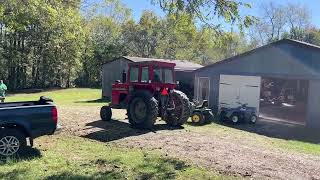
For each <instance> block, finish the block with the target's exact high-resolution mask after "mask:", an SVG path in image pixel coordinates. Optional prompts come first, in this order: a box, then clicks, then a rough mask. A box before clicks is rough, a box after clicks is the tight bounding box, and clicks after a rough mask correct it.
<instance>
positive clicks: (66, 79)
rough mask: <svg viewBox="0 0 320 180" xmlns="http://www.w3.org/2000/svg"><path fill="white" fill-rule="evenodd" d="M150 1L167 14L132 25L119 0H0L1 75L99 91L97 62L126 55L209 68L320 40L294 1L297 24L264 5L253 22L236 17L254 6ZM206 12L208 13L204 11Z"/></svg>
mask: <svg viewBox="0 0 320 180" xmlns="http://www.w3.org/2000/svg"><path fill="white" fill-rule="evenodd" d="M150 2H152V3H154V4H155V5H158V7H159V8H162V10H163V11H164V12H166V15H165V16H164V17H159V16H157V15H156V14H155V13H154V12H152V11H145V12H143V14H142V15H141V17H140V19H139V20H134V18H133V17H132V15H131V10H130V9H129V8H127V7H126V6H125V5H124V4H123V3H122V2H121V1H120V0H105V1H103V2H100V3H96V4H94V3H88V2H86V1H80V0H68V1H65V0H54V1H53V0H28V1H24V0H4V1H3V3H1V4H0V78H1V79H3V80H5V82H6V83H7V84H8V86H9V88H10V90H18V89H24V88H50V87H73V86H81V87H100V84H101V67H102V64H103V63H106V62H108V61H110V60H112V59H114V58H117V57H120V56H124V55H129V56H139V57H154V58H167V59H185V60H190V61H194V62H197V63H200V64H203V65H206V64H211V63H214V62H217V61H219V60H222V59H225V58H228V57H231V56H234V55H236V54H239V53H242V52H244V51H248V50H250V49H252V48H255V47H258V46H261V45H263V44H266V43H269V42H272V41H275V40H277V39H281V38H284V37H290V38H294V39H299V40H304V41H308V42H312V43H315V44H319V42H320V41H319V37H320V35H319V34H320V33H319V30H318V29H317V28H314V27H312V26H311V25H310V23H305V22H308V21H310V14H309V12H308V11H307V9H306V8H305V7H303V6H300V5H296V4H293V5H292V7H291V8H295V9H296V13H294V15H296V14H298V17H299V18H300V20H297V18H296V17H295V18H291V19H289V17H291V16H289V15H284V14H285V12H287V11H285V12H282V10H283V7H280V6H278V5H275V4H264V6H263V7H262V9H263V10H264V11H261V12H263V13H261V17H253V16H250V15H248V16H247V15H243V16H240V12H239V10H240V7H241V6H243V7H244V8H250V7H251V6H252V5H248V4H244V3H241V2H238V1H224V0H214V1H203V0H195V1H192V2H193V3H190V2H191V1H185V0H175V1H172V0H170V1H167V0H150ZM209 2H210V3H211V4H207V3H209ZM208 7H211V9H212V11H213V12H207V11H209V10H208ZM288 8H289V7H288ZM210 11H211V10H210ZM200 12H203V13H200ZM298 12H299V13H298ZM205 14H211V15H212V16H205ZM280 15H281V16H280ZM217 20H220V22H218V21H217ZM305 20H308V21H305ZM221 22H222V23H221ZM302 22H303V23H302ZM221 24H231V25H234V26H235V27H236V28H235V29H236V30H229V31H228V30H226V29H225V28H223V26H221ZM306 24H308V25H306Z"/></svg>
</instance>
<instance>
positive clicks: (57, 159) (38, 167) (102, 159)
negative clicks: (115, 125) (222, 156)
mask: <svg viewBox="0 0 320 180" xmlns="http://www.w3.org/2000/svg"><path fill="white" fill-rule="evenodd" d="M37 144H41V146H39V147H37V149H39V150H40V151H41V155H40V154H37V152H36V150H34V151H35V152H32V151H31V152H32V153H33V154H34V157H33V158H30V159H25V160H19V161H17V160H9V161H8V162H7V163H5V164H2V165H0V177H1V179H233V178H235V177H229V176H225V175H220V174H219V173H217V172H210V171H207V170H204V169H202V168H200V167H197V166H193V165H191V164H189V163H187V162H185V161H181V160H178V159H172V158H169V157H167V156H166V155H164V154H161V153H160V152H158V151H152V152H150V151H145V150H141V149H134V148H133V149H126V148H120V147H116V146H115V145H113V144H105V143H102V142H97V141H92V140H88V139H84V138H80V137H73V136H72V137H71V136H65V135H57V136H53V137H41V138H39V139H38V141H37Z"/></svg>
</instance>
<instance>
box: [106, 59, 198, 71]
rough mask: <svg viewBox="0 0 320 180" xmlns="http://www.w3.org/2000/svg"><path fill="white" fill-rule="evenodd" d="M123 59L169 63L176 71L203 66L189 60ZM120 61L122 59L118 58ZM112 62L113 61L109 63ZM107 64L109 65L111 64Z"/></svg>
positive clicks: (191, 69)
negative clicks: (173, 64)
mask: <svg viewBox="0 0 320 180" xmlns="http://www.w3.org/2000/svg"><path fill="white" fill-rule="evenodd" d="M122 58H124V59H127V60H129V61H132V62H145V61H160V62H168V63H175V64H176V66H175V70H176V71H194V70H196V69H199V68H202V67H203V66H202V65H200V64H197V63H193V62H190V61H187V60H171V59H156V58H142V57H131V56H123V57H122ZM118 59H120V58H118ZM118 59H115V60H118ZM109 62H111V61H109ZM109 62H107V63H109Z"/></svg>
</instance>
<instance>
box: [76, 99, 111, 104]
mask: <svg viewBox="0 0 320 180" xmlns="http://www.w3.org/2000/svg"><path fill="white" fill-rule="evenodd" d="M109 102H110V100H108V99H94V100H87V101H76V102H75V103H109Z"/></svg>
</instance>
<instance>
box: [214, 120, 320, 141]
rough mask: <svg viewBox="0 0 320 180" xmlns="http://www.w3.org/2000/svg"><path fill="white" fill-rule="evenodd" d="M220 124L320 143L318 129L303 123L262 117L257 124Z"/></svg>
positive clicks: (284, 137)
mask: <svg viewBox="0 0 320 180" xmlns="http://www.w3.org/2000/svg"><path fill="white" fill-rule="evenodd" d="M215 122H216V123H218V124H221V125H225V126H228V127H231V128H235V129H239V130H243V131H247V132H251V133H255V134H259V135H263V136H267V137H272V138H278V139H284V140H296V141H301V142H307V143H313V144H319V143H320V134H319V130H317V129H310V128H307V127H305V126H303V125H299V124H293V123H290V122H283V121H274V120H269V119H263V118H260V120H259V121H257V123H256V124H246V123H240V124H237V125H233V124H232V123H226V122H224V123H222V122H217V121H215Z"/></svg>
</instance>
